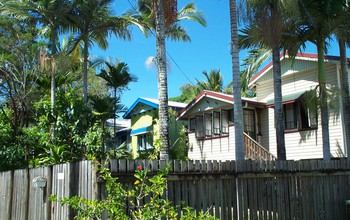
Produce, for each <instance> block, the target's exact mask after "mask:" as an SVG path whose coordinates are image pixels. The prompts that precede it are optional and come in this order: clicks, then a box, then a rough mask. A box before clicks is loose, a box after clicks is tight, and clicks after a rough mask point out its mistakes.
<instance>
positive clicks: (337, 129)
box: [256, 63, 344, 160]
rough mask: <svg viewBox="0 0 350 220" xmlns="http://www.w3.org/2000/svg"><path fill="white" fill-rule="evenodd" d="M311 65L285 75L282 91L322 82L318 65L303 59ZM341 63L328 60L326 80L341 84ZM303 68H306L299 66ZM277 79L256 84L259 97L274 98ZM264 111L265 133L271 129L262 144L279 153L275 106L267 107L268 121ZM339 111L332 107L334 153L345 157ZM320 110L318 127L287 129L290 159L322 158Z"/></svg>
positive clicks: (297, 90) (310, 87) (330, 118)
mask: <svg viewBox="0 0 350 220" xmlns="http://www.w3.org/2000/svg"><path fill="white" fill-rule="evenodd" d="M301 65H304V66H305V67H310V68H309V69H307V70H304V71H300V72H294V73H293V72H291V71H290V73H289V74H285V75H284V76H283V77H282V94H283V95H284V96H285V95H289V94H293V93H297V92H300V91H307V90H310V89H312V88H315V87H316V86H317V85H318V71H317V67H315V65H313V64H312V65H310V66H308V65H306V63H300V66H301ZM337 68H338V67H337V65H335V64H332V63H326V65H325V71H326V82H327V84H328V85H332V86H336V87H338V84H339V81H338V78H337V75H338V74H337ZM299 70H302V69H299ZM272 88H273V81H272V80H271V79H267V80H265V81H263V80H260V81H259V82H258V84H257V87H256V94H257V100H258V101H264V102H266V101H267V100H271V99H274V92H273V89H272ZM263 113H264V111H263V112H262V115H263V117H262V133H263V134H264V133H267V134H268V137H264V136H262V137H261V140H262V141H261V142H262V143H261V144H262V145H263V146H264V147H266V148H268V149H269V150H270V152H271V153H273V154H274V155H277V146H276V130H275V118H274V109H273V108H268V109H267V115H268V116H267V118H268V121H265V120H264V119H265V116H264V114H263ZM336 116H337V114H336V113H335V112H334V111H333V110H330V111H329V134H330V146H331V154H332V156H333V157H342V156H343V155H344V144H343V130H342V122H341V117H336ZM320 117H321V116H320V113H319V114H318V129H315V130H309V131H300V132H291V133H288V132H287V133H285V143H286V152H287V159H288V160H300V159H311V158H322V157H323V150H322V146H323V143H322V126H321V118H320Z"/></svg>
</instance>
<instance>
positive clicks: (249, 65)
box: [241, 47, 271, 97]
mask: <svg viewBox="0 0 350 220" xmlns="http://www.w3.org/2000/svg"><path fill="white" fill-rule="evenodd" d="M270 57H271V50H270V49H268V48H266V47H260V48H253V49H251V50H249V51H248V57H247V58H245V59H243V64H242V66H244V69H243V70H242V71H241V88H242V96H243V97H254V96H255V91H253V90H250V89H249V88H248V85H249V81H250V79H251V78H252V76H254V75H255V74H256V73H257V72H258V70H259V68H260V67H261V65H262V63H264V62H265V61H267V60H268V59H269V58H270Z"/></svg>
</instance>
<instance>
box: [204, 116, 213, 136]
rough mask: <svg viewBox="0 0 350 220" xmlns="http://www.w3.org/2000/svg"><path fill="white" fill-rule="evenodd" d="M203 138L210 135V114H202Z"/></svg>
mask: <svg viewBox="0 0 350 220" xmlns="http://www.w3.org/2000/svg"><path fill="white" fill-rule="evenodd" d="M204 125H205V136H211V135H212V114H211V113H209V114H208V113H207V114H204Z"/></svg>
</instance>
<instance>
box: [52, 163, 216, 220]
mask: <svg viewBox="0 0 350 220" xmlns="http://www.w3.org/2000/svg"><path fill="white" fill-rule="evenodd" d="M169 170H170V165H169V164H167V166H166V167H165V168H164V169H162V170H159V171H158V173H157V174H156V175H154V176H152V177H149V175H148V172H149V171H148V170H146V169H144V168H143V166H142V165H141V164H140V165H138V166H137V169H136V171H135V174H134V177H135V182H134V184H133V186H132V187H128V189H124V187H123V184H121V183H120V182H118V179H117V178H116V177H113V176H112V174H111V172H110V171H109V170H108V168H106V167H102V166H99V167H98V172H99V179H100V181H104V182H105V184H106V192H107V197H106V198H105V199H103V200H89V199H86V198H82V197H78V196H73V197H71V198H62V199H60V200H59V202H60V203H62V204H63V205H65V204H66V205H68V206H70V207H71V208H72V209H73V210H75V211H76V213H77V215H76V216H75V218H76V219H78V220H79V219H81V220H83V219H87V218H88V219H101V218H102V213H103V212H107V214H108V217H109V218H110V219H135V220H138V219H139V220H141V219H182V220H185V219H194V220H196V219H197V220H214V219H216V218H215V217H213V216H211V215H210V214H208V213H204V212H203V211H200V212H198V213H197V212H196V211H195V210H194V209H193V208H190V207H184V208H182V210H181V211H182V215H179V214H178V213H177V209H178V208H180V207H179V205H180V204H177V205H173V204H172V203H171V202H170V201H169V200H167V199H165V198H164V193H165V191H166V190H167V189H166V180H167V174H168V173H169ZM50 199H51V200H52V201H57V197H56V196H55V195H51V196H50ZM127 201H128V203H129V204H130V207H131V209H130V212H129V213H130V214H126V213H125V209H126V208H127V207H126V204H127ZM145 201H147V202H145Z"/></svg>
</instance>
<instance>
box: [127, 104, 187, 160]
mask: <svg viewBox="0 0 350 220" xmlns="http://www.w3.org/2000/svg"><path fill="white" fill-rule="evenodd" d="M157 115H158V109H155V110H150V111H146V112H143V113H140V114H138V115H132V116H131V129H132V130H134V129H138V128H142V127H146V126H151V125H152V124H153V132H152V133H153V143H154V142H155V140H156V139H157V138H158V137H159V126H158V118H157ZM183 124H187V122H184V121H181V122H180V121H176V120H175V117H171V120H170V122H169V138H170V144H173V143H174V142H175V141H176V139H177V138H178V137H179V131H180V129H181V127H182V125H183ZM131 148H132V155H133V157H134V158H136V157H137V156H138V153H137V135H134V136H132V137H131Z"/></svg>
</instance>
